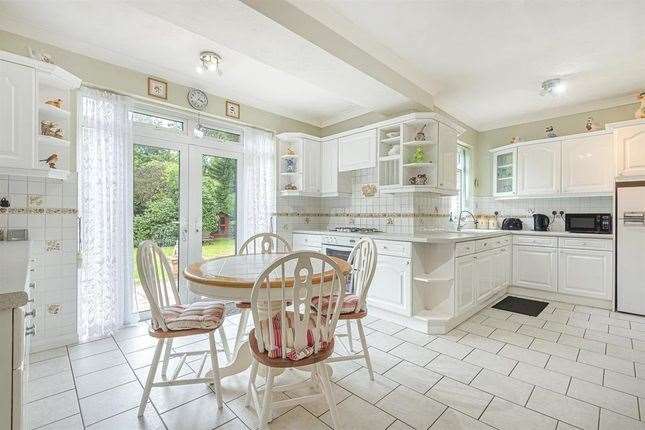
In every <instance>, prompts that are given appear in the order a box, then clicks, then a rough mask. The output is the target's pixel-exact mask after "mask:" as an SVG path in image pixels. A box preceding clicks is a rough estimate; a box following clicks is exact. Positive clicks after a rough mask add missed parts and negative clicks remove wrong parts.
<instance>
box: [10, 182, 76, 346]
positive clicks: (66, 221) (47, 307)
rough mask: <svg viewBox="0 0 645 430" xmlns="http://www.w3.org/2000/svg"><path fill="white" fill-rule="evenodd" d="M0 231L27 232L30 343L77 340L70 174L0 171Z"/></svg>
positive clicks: (73, 206) (73, 190)
mask: <svg viewBox="0 0 645 430" xmlns="http://www.w3.org/2000/svg"><path fill="white" fill-rule="evenodd" d="M1 197H6V198H7V199H8V200H9V202H10V203H11V207H9V208H0V229H2V230H4V229H7V228H10V229H23V228H26V229H28V230H29V238H30V240H32V242H33V245H32V253H33V257H34V259H35V260H36V261H35V263H34V269H35V270H34V273H33V274H32V278H33V280H34V282H35V284H36V289H35V291H34V294H35V300H34V301H35V304H36V336H35V337H34V339H33V343H34V346H35V347H36V348H38V346H39V345H45V344H47V345H51V344H56V343H60V344H64V343H69V342H72V341H74V340H75V338H76V277H77V256H76V253H77V248H78V240H77V203H76V181H75V179H74V178H70V179H69V180H67V181H65V182H63V181H61V180H56V179H42V178H26V177H22V176H6V175H0V198H1Z"/></svg>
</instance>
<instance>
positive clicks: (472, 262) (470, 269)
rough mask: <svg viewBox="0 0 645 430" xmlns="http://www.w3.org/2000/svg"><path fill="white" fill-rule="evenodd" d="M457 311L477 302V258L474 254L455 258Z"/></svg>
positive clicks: (459, 311)
mask: <svg viewBox="0 0 645 430" xmlns="http://www.w3.org/2000/svg"><path fill="white" fill-rule="evenodd" d="M455 288H456V293H455V313H456V314H457V315H459V314H460V313H462V312H464V311H466V310H468V308H470V307H471V306H472V305H473V304H474V303H475V292H476V290H477V258H476V257H475V256H474V255H466V256H464V257H457V258H455Z"/></svg>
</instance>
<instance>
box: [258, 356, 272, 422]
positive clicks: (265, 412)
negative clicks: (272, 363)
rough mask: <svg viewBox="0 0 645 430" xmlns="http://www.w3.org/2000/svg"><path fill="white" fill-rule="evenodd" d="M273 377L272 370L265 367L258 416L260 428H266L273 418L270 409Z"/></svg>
mask: <svg viewBox="0 0 645 430" xmlns="http://www.w3.org/2000/svg"><path fill="white" fill-rule="evenodd" d="M274 378H275V376H274V373H273V370H272V369H271V368H267V377H266V382H265V384H264V400H263V401H262V411H261V413H260V414H259V417H260V428H261V429H262V430H265V429H267V428H268V427H267V424H268V423H269V421H270V420H271V418H273V412H272V411H271V403H272V400H273V379H274Z"/></svg>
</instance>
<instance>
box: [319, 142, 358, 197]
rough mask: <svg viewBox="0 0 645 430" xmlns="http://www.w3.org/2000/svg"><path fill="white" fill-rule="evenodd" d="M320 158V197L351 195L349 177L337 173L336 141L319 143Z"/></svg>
mask: <svg viewBox="0 0 645 430" xmlns="http://www.w3.org/2000/svg"><path fill="white" fill-rule="evenodd" d="M321 157H322V163H321V170H320V175H321V184H320V192H321V197H336V196H339V195H342V194H349V193H351V190H352V181H351V177H350V176H349V175H348V174H347V173H340V172H339V171H338V139H329V140H325V141H323V142H322V143H321Z"/></svg>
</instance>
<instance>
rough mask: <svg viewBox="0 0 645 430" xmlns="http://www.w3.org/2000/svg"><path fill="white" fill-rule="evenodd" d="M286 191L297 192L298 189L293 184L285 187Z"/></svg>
mask: <svg viewBox="0 0 645 430" xmlns="http://www.w3.org/2000/svg"><path fill="white" fill-rule="evenodd" d="M284 189H285V191H295V190H297V189H298V188H296V186H295V185H294V184H292V183H288V184H287V185H285V186H284Z"/></svg>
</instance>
